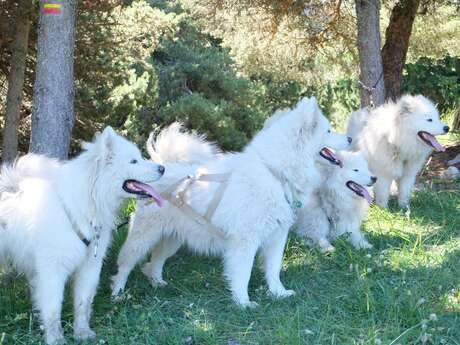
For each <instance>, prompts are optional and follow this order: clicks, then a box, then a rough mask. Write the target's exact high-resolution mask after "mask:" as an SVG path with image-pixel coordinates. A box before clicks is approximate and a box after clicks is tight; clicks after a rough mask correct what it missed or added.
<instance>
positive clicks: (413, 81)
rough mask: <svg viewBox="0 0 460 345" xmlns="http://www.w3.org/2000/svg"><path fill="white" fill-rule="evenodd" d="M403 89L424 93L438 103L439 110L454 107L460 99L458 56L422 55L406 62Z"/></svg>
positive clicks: (414, 92) (409, 91)
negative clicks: (439, 57) (433, 57)
mask: <svg viewBox="0 0 460 345" xmlns="http://www.w3.org/2000/svg"><path fill="white" fill-rule="evenodd" d="M403 91H404V92H405V93H411V94H422V95H425V96H426V97H428V98H430V99H431V100H433V101H434V102H435V103H437V104H438V109H439V110H440V111H441V112H445V111H447V110H449V109H452V108H455V107H456V106H457V105H458V104H459V101H460V57H453V56H446V57H444V58H442V59H431V58H428V57H422V58H420V59H418V60H417V61H416V62H415V63H411V64H407V65H406V69H405V73H404V81H403Z"/></svg>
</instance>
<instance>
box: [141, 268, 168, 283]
mask: <svg viewBox="0 0 460 345" xmlns="http://www.w3.org/2000/svg"><path fill="white" fill-rule="evenodd" d="M141 271H142V273H144V275H145V276H146V277H147V279H148V280H149V282H150V285H152V287H154V288H161V287H165V286H166V285H168V282H167V281H165V280H164V279H163V278H162V277H157V276H154V275H152V273H151V270H150V269H149V268H148V267H147V265H146V266H144V267H143V268H142V269H141Z"/></svg>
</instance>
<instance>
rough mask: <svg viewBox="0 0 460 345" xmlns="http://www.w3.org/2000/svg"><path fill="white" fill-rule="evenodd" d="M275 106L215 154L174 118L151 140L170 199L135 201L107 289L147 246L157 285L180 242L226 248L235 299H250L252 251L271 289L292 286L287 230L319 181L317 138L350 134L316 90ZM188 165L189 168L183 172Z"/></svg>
mask: <svg viewBox="0 0 460 345" xmlns="http://www.w3.org/2000/svg"><path fill="white" fill-rule="evenodd" d="M275 116H276V118H275V119H274V120H273V121H270V123H269V124H268V125H267V126H266V127H265V128H264V129H263V130H262V131H260V132H259V133H258V134H257V135H256V136H255V137H254V139H253V140H252V141H251V142H250V143H249V144H248V145H247V147H246V148H245V150H244V151H243V152H242V153H236V154H217V152H216V150H215V148H214V147H213V146H210V144H209V143H206V142H205V141H204V140H203V138H201V137H197V136H195V135H191V134H187V133H182V132H181V131H180V126H179V125H177V124H175V125H173V126H171V127H169V128H167V129H165V130H164V131H163V132H162V133H161V134H160V135H159V137H158V138H157V140H156V141H155V142H154V143H153V142H152V143H151V144H153V145H149V146H151V147H149V152H150V154H151V156H152V158H153V159H154V160H156V161H158V162H160V163H162V164H165V165H166V173H165V175H164V177H163V178H162V179H161V180H160V181H159V183H158V185H156V186H157V188H158V189H159V190H161V191H163V193H165V194H163V197H165V198H166V199H167V200H169V203H167V205H165V207H164V208H163V209H162V210H158V209H156V208H155V207H151V206H149V205H146V204H145V203H143V202H138V204H137V209H136V212H135V214H134V215H133V217H132V219H131V222H130V230H129V234H128V238H127V240H126V242H125V243H124V245H123V247H122V249H121V251H120V254H119V257H118V273H117V275H115V276H114V277H113V285H112V288H113V291H112V294H113V296H117V295H118V294H119V293H120V291H122V290H123V289H124V287H125V284H126V281H127V278H128V275H129V273H130V272H131V270H132V269H133V268H134V266H135V265H136V263H137V262H139V261H140V260H141V259H142V257H143V256H144V255H145V254H147V253H148V252H149V251H150V250H152V254H151V260H150V262H149V263H147V264H146V266H144V268H143V272H144V273H145V274H146V275H147V276H148V277H149V279H150V280H151V281H152V283H153V284H154V285H164V284H166V282H165V281H164V280H163V278H162V270H163V265H164V263H165V261H166V259H167V258H168V257H170V256H171V255H173V254H174V253H175V252H176V251H177V250H178V249H179V247H180V246H181V245H183V244H187V246H188V247H190V248H192V249H193V250H194V251H197V252H199V253H203V254H214V255H219V256H221V257H222V258H223V261H224V274H225V276H226V277H227V279H228V281H229V284H230V290H231V292H232V296H233V299H234V301H235V302H236V303H237V304H239V305H241V306H243V307H253V306H256V305H257V303H255V302H253V301H251V300H250V299H249V295H248V283H249V279H250V276H251V270H252V266H253V262H254V258H255V255H256V253H257V252H259V253H260V255H261V256H262V259H263V269H264V272H265V278H266V281H267V284H268V289H269V291H270V292H271V293H272V294H273V295H274V296H276V297H286V296H291V295H293V294H294V292H293V291H292V290H287V289H285V287H284V286H283V284H282V283H281V280H280V277H279V274H280V270H281V264H282V258H283V252H284V246H285V243H286V239H287V235H288V231H289V229H290V227H291V226H292V225H293V224H294V221H295V217H296V209H297V208H298V207H299V205H304V204H305V202H306V201H307V200H308V198H309V197H310V193H311V190H312V188H313V186H315V185H316V184H317V183H318V181H320V176H319V175H318V172H317V170H316V168H315V157H316V156H317V155H319V152H320V150H321V148H322V147H323V146H324V145H325V143H326V142H328V141H330V140H331V139H332V141H333V142H335V144H337V146H340V147H344V146H347V145H348V144H349V141H348V138H347V137H346V136H342V135H337V134H335V133H333V132H331V127H330V124H329V122H328V121H327V119H326V118H325V117H324V116H323V115H322V113H321V110H320V109H319V107H318V105H317V103H316V100H315V99H314V98H312V99H306V98H305V99H303V100H301V101H300V102H299V103H298V104H297V105H296V106H295V107H294V108H293V109H286V110H283V111H280V112H277V113H276V115H275ZM188 175H193V176H195V178H186V179H183V177H184V176H188ZM181 179H182V180H181ZM177 181H179V182H177ZM182 184H184V187H185V188H181V186H182ZM171 186H172V187H171ZM219 199H220V201H218V200H219Z"/></svg>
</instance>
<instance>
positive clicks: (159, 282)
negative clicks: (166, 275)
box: [149, 277, 168, 288]
mask: <svg viewBox="0 0 460 345" xmlns="http://www.w3.org/2000/svg"><path fill="white" fill-rule="evenodd" d="M149 282H150V285H152V287H154V288H162V287H165V286H166V285H168V282H167V281H165V280H163V279H158V278H154V277H149Z"/></svg>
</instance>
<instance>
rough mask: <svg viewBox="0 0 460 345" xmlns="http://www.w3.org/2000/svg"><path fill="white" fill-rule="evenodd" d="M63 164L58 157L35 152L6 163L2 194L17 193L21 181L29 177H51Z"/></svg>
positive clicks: (0, 176)
mask: <svg viewBox="0 0 460 345" xmlns="http://www.w3.org/2000/svg"><path fill="white" fill-rule="evenodd" d="M61 164H62V163H60V162H59V161H58V160H56V159H52V158H49V157H46V156H42V155H37V154H33V153H30V154H28V155H25V156H23V157H21V158H18V159H17V160H16V161H15V162H14V163H13V164H5V165H3V166H2V169H1V174H0V194H1V193H3V192H8V193H16V192H17V191H19V184H20V182H21V181H22V180H23V179H25V178H27V177H39V178H51V176H52V175H53V174H54V172H55V171H56V170H57V168H59V167H60V166H61Z"/></svg>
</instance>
